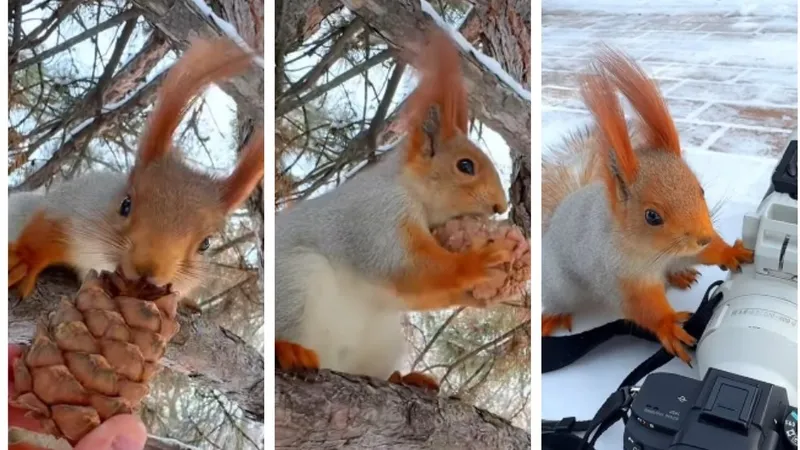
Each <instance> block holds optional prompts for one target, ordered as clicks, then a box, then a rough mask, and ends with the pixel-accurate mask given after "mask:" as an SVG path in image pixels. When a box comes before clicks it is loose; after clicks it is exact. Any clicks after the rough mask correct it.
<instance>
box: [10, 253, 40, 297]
mask: <svg viewBox="0 0 800 450" xmlns="http://www.w3.org/2000/svg"><path fill="white" fill-rule="evenodd" d="M30 269H31V265H30V264H29V263H28V262H27V258H25V252H22V251H20V249H18V248H17V245H16V244H12V243H9V244H8V288H9V289H11V288H14V287H16V288H17V292H18V293H19V295H20V296H21V297H22V298H25V297H27V296H29V295H30V294H31V292H33V288H34V286H36V277H37V274H35V273H32V272H31V270H30Z"/></svg>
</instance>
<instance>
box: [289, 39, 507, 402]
mask: <svg viewBox="0 0 800 450" xmlns="http://www.w3.org/2000/svg"><path fill="white" fill-rule="evenodd" d="M415 66H416V68H417V70H418V72H419V74H420V76H419V82H418V84H417V87H416V89H415V90H414V92H413V93H412V94H411V96H410V97H409V99H408V101H407V103H406V106H405V109H404V113H405V119H406V120H405V121H404V124H405V130H406V136H405V137H404V138H403V141H401V142H400V143H399V144H398V145H397V146H396V147H395V149H393V150H392V151H391V152H390V153H388V154H386V155H384V156H383V157H382V158H381V159H380V160H378V161H377V162H375V163H374V164H372V165H370V166H367V167H366V168H365V169H363V170H362V171H361V172H359V173H358V174H357V175H355V176H354V177H352V178H351V179H349V180H347V181H346V182H345V183H343V184H342V185H340V186H338V187H337V188H336V189H333V190H332V191H329V192H326V193H324V194H322V195H320V196H318V197H315V198H312V199H309V200H305V201H303V202H300V203H298V204H296V205H293V206H291V207H289V208H287V209H285V210H282V211H280V212H278V213H277V215H276V219H275V254H276V260H275V333H276V341H275V354H276V365H277V367H279V368H281V369H283V370H315V369H320V368H325V369H330V370H336V371H340V372H346V373H351V374H359V375H366V376H370V377H374V378H382V379H386V377H389V381H390V382H394V383H398V384H406V385H414V386H419V387H423V388H430V389H435V390H438V385H437V382H436V381H435V380H433V379H432V378H431V377H429V376H427V375H424V374H420V373H414V372H412V373H409V374H406V375H400V372H399V371H396V370H394V369H396V368H397V365H398V364H400V363H401V359H402V356H403V354H404V352H405V348H404V347H405V346H404V342H405V338H404V336H403V332H402V320H403V318H404V317H405V314H406V312H408V311H425V310H434V309H444V308H448V307H452V306H456V305H460V304H464V303H468V302H469V301H468V300H467V296H466V295H465V292H466V291H467V290H469V289H470V288H473V287H474V286H476V285H478V284H480V283H482V282H485V281H487V280H491V279H493V277H494V276H496V273H495V269H493V267H495V266H498V265H501V264H503V263H505V262H508V261H510V259H511V249H512V248H513V246H514V245H515V244H514V243H513V242H504V241H503V240H496V241H493V242H490V243H487V244H486V245H485V246H480V247H473V248H470V249H468V250H466V251H464V252H451V251H449V250H447V249H445V248H444V247H443V246H442V245H441V244H440V243H439V242H437V240H436V239H435V238H434V236H433V235H432V233H431V229H433V228H434V227H436V226H437V225H440V224H443V223H445V222H447V221H448V220H450V219H453V218H455V217H462V216H469V215H474V216H481V217H491V216H492V215H494V214H496V213H497V214H501V213H504V212H505V211H506V210H507V209H508V203H507V200H506V195H505V191H504V188H503V185H502V183H501V181H500V176H499V174H498V172H497V170H496V168H495V167H494V165H493V164H492V162H491V161H490V159H489V158H488V156H487V155H486V154H484V153H483V152H482V151H481V150H480V149H479V148H478V147H477V146H476V145H475V144H473V143H472V142H471V141H470V140H469V138H468V136H467V134H468V110H467V94H466V90H465V87H464V80H463V79H462V74H461V60H460V55H459V53H458V51H457V49H456V48H455V47H454V45H453V43H452V41H451V40H450V38H449V37H448V36H446V35H445V34H444V32H441V31H438V32H433V33H431V35H430V36H429V40H428V44H427V47H426V48H423V49H422V51H421V58H420V59H419V61H418V64H415Z"/></svg>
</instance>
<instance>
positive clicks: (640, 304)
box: [620, 280, 695, 364]
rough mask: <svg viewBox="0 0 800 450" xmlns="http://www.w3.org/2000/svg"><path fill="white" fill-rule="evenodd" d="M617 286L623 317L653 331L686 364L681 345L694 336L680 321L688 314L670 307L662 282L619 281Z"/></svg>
mask: <svg viewBox="0 0 800 450" xmlns="http://www.w3.org/2000/svg"><path fill="white" fill-rule="evenodd" d="M620 289H621V291H622V293H623V313H624V314H625V318H627V319H628V320H631V321H632V322H634V323H636V324H637V325H639V326H640V327H642V328H644V329H646V330H648V331H650V332H652V333H653V334H655V335H656V337H657V338H658V340H659V341H660V342H661V345H663V346H664V349H666V350H667V351H668V352H669V353H671V354H672V355H675V356H677V357H679V358H680V359H682V360H683V361H684V362H685V363H686V364H689V362H690V361H691V358H690V357H689V355H688V354H687V353H686V349H685V348H684V344H685V345H694V343H695V339H694V338H693V337H692V336H691V335H690V334H689V333H687V332H686V331H685V330H684V329H683V322H685V321H686V320H687V319H689V317H690V316H691V313H689V312H683V311H682V312H677V311H675V310H674V309H672V306H670V304H669V301H668V300H667V294H666V291H665V287H664V283H662V282H643V281H641V280H622V281H621V282H620Z"/></svg>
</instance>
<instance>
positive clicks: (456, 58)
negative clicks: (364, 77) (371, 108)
mask: <svg viewBox="0 0 800 450" xmlns="http://www.w3.org/2000/svg"><path fill="white" fill-rule="evenodd" d="M428 37H429V39H428V43H427V46H426V47H425V48H424V49H422V50H421V51H420V57H419V59H418V61H417V63H416V64H415V67H416V68H417V71H418V72H419V74H420V80H419V84H418V85H417V88H416V89H415V90H414V92H413V93H412V94H411V96H410V97H409V99H408V103H407V104H406V107H405V124H406V128H407V130H408V132H409V138H410V139H409V140H410V145H409V147H410V149H411V152H410V153H412V154H415V153H418V152H420V151H422V149H423V148H424V147H425V145H424V144H425V142H426V133H429V132H430V127H429V126H427V124H428V122H429V120H430V119H431V112H432V109H434V108H437V109H438V110H434V111H435V112H436V113H437V114H438V116H437V117H436V118H435V120H436V121H437V122H438V123H436V124H435V128H436V130H435V132H436V133H438V134H439V135H440V136H441V138H443V139H448V138H450V137H452V136H454V135H456V134H467V133H468V125H469V112H468V100H467V90H466V87H465V86H464V78H463V76H462V73H461V56H460V54H459V52H458V49H457V48H456V47H455V44H454V43H453V41H452V39H451V38H450V37H449V36H448V35H447V34H446V32H445V31H443V30H438V29H437V30H435V31H432V32H431V33H430V34H429V36H428ZM426 127H427V128H429V130H428V131H426Z"/></svg>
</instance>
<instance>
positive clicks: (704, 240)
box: [697, 237, 711, 247]
mask: <svg viewBox="0 0 800 450" xmlns="http://www.w3.org/2000/svg"><path fill="white" fill-rule="evenodd" d="M710 243H711V238H710V237H702V238H700V239H698V240H697V245H699V246H701V247H705V246H706V245H708V244H710Z"/></svg>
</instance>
